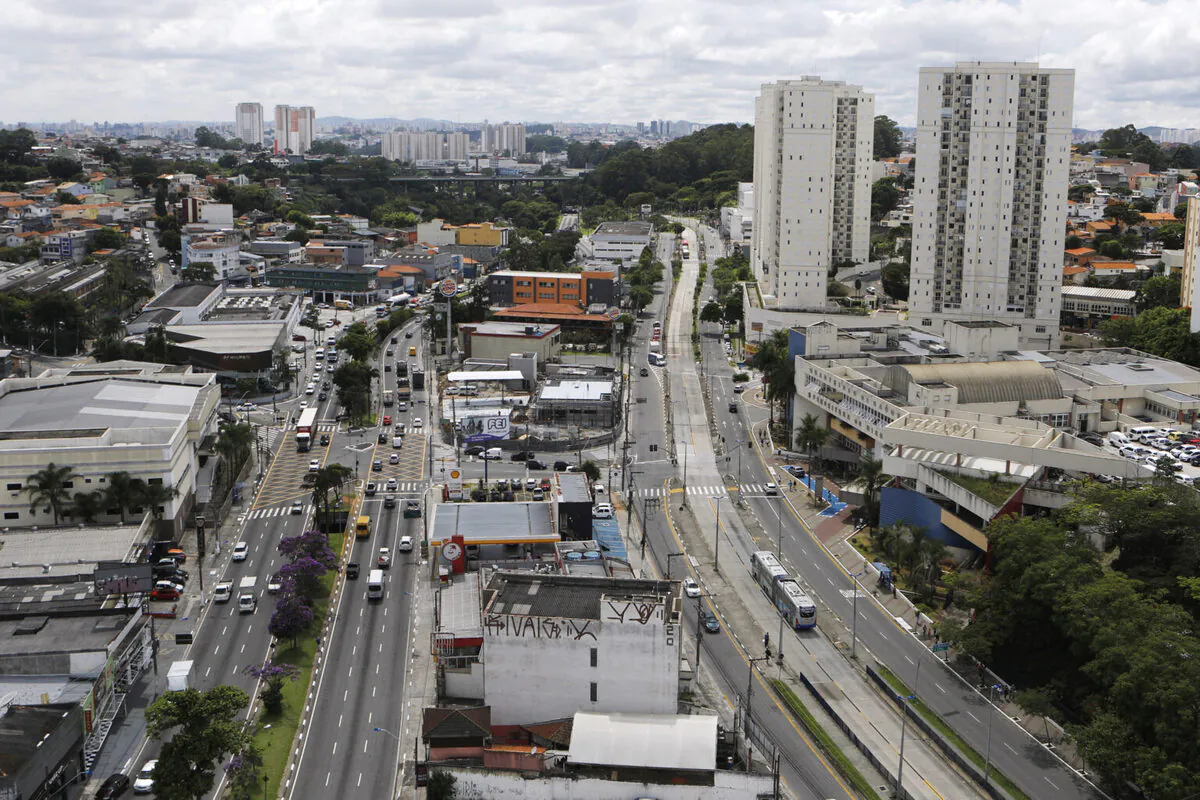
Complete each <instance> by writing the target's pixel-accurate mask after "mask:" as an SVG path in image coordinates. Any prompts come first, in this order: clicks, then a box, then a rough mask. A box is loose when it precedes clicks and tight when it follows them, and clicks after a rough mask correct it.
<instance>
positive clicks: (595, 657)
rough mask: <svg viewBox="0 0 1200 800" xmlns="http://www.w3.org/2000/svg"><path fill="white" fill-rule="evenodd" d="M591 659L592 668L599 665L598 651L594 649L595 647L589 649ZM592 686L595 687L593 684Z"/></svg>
mask: <svg viewBox="0 0 1200 800" xmlns="http://www.w3.org/2000/svg"><path fill="white" fill-rule="evenodd" d="M591 658H592V666H593V667H594V666H597V664H599V662H600V651H599V649H597V648H595V647H593V648H591ZM593 685H595V684H593Z"/></svg>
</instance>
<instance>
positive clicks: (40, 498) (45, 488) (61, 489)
mask: <svg viewBox="0 0 1200 800" xmlns="http://www.w3.org/2000/svg"><path fill="white" fill-rule="evenodd" d="M78 477H79V475H78V474H76V472H75V469H74V467H60V466H57V465H55V463H54V462H53V461H51V462H50V463H49V464H47V465H46V467H45V469H40V470H38V471H37V472H35V473H33V474H32V475H30V476H29V477H27V478H26V479H25V491H26V492H28V493H29V510H30V511H35V510H36V509H37V507H38V506H40V505H48V506H50V511H51V512H52V513H53V514H54V524H55V525H57V524H58V518H59V516H61V514H62V508H63V503H64V502H65V501H66V499H67V487H66V486H64V485H63V484H65V483H66V482H67V481H71V480H74V479H75V478H78Z"/></svg>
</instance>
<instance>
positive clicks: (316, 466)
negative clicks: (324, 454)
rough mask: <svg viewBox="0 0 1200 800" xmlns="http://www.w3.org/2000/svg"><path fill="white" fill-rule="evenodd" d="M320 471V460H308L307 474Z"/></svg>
mask: <svg viewBox="0 0 1200 800" xmlns="http://www.w3.org/2000/svg"><path fill="white" fill-rule="evenodd" d="M320 469H321V459H319V458H313V459H309V462H308V471H309V472H318V471H320Z"/></svg>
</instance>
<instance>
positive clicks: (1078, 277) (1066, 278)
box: [1063, 267, 1092, 286]
mask: <svg viewBox="0 0 1200 800" xmlns="http://www.w3.org/2000/svg"><path fill="white" fill-rule="evenodd" d="M1091 274H1092V271H1091V270H1090V269H1088V268H1087V267H1063V283H1071V284H1075V285H1076V286H1082V285H1083V283H1084V281H1086V280H1087V276H1088V275H1091Z"/></svg>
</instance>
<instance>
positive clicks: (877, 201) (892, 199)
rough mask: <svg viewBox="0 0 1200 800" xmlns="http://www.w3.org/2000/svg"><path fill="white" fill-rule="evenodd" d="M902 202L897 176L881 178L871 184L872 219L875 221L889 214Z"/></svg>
mask: <svg viewBox="0 0 1200 800" xmlns="http://www.w3.org/2000/svg"><path fill="white" fill-rule="evenodd" d="M899 203H900V192H899V190H897V189H896V179H895V178H880V179H879V180H877V181H875V183H873V184H871V219H872V220H873V221H875V222H878V221H879V220H881V219H883V218H884V217H885V216H887V214H888V212H889V211H891V210H892V209H893V208H895V207H896V206H897V205H898V204H899Z"/></svg>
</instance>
